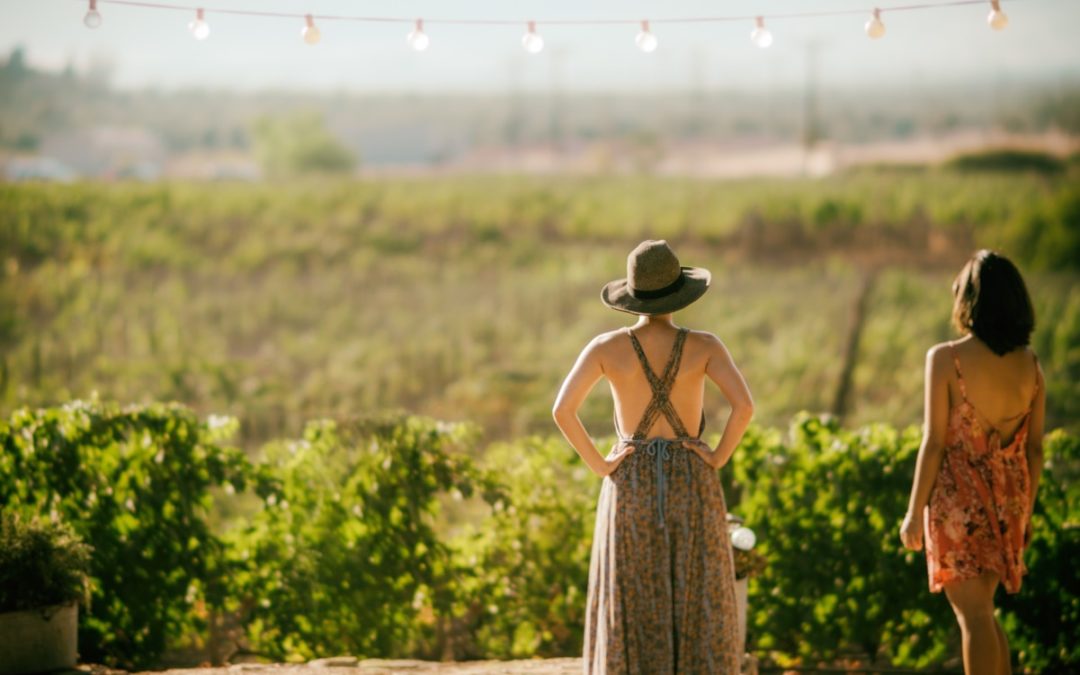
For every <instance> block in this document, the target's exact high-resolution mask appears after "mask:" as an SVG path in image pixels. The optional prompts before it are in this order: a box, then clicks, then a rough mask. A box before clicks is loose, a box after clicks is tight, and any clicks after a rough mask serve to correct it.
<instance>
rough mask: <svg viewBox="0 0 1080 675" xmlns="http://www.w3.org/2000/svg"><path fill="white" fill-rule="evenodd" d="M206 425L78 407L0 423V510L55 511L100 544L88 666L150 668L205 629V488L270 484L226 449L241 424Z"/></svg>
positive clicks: (152, 410)
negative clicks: (172, 642) (201, 609)
mask: <svg viewBox="0 0 1080 675" xmlns="http://www.w3.org/2000/svg"><path fill="white" fill-rule="evenodd" d="M219 422H220V420H215V421H214V422H212V423H204V422H200V421H199V420H198V419H197V418H196V417H195V414H194V413H193V412H192V411H191V410H189V409H187V408H185V407H183V406H179V405H164V404H153V405H148V406H131V407H127V408H120V407H119V406H117V405H115V404H106V403H99V402H97V401H91V402H84V401H75V402H73V403H70V404H68V405H65V406H63V407H59V408H47V409H39V410H31V409H28V408H22V409H19V410H16V411H15V412H14V413H12V415H11V417H10V419H8V420H7V421H6V422H0V448H2V452H0V508H3V509H4V510H8V509H12V510H20V511H29V510H34V511H38V512H41V513H50V514H52V513H55V514H57V516H58V517H59V518H61V519H62V520H64V521H66V522H68V523H70V524H71V526H72V527H73V528H74V530H75V531H76V532H77V533H78V534H79V535H80V536H81V537H82V539H83V540H85V541H86V542H88V543H90V544H91V545H92V546H93V547H94V555H93V558H92V560H91V564H90V575H91V578H92V586H93V595H92V602H91V611H90V612H89V613H87V615H86V616H85V617H84V618H83V619H82V620H81V621H80V626H79V645H80V650H81V653H82V656H83V658H85V659H87V660H91V661H96V662H106V663H116V664H125V665H127V666H129V667H130V666H139V665H149V664H152V663H153V661H154V659H155V658H156V657H157V656H158V655H159V654H161V653H162V652H163V651H164V649H165V647H166V645H167V641H168V639H169V638H170V637H172V638H176V637H179V636H182V635H185V634H188V633H191V632H197V631H200V630H202V629H203V628H204V627H205V620H204V618H205V616H200V615H199V614H198V613H197V612H196V607H197V605H198V604H199V603H201V602H203V601H204V600H205V601H209V602H218V601H219V598H218V596H219V594H220V582H221V579H220V577H219V572H220V566H221V562H222V553H223V550H222V544H221V542H220V541H219V540H218V538H217V537H215V536H213V535H212V534H211V532H210V530H209V527H208V525H207V520H206V518H207V512H208V510H209V509H210V507H211V499H210V495H209V489H210V488H211V487H212V486H223V485H228V486H230V487H231V488H232V489H234V490H244V489H245V488H246V487H247V486H248V485H250V484H252V483H253V482H254V483H257V489H258V491H259V492H260V494H269V493H270V492H271V490H272V487H273V484H272V481H270V480H269V479H267V478H266V477H265V476H259V475H257V474H256V473H255V472H254V471H253V469H252V467H251V466H250V464H249V463H248V462H247V460H246V459H245V457H244V455H243V453H241V452H240V451H239V450H235V449H231V448H225V447H222V446H221V445H220V443H221V442H222V441H224V440H225V439H226V438H227V437H228V435H229V434H231V433H232V432H233V431H234V429H235V422H229V423H227V424H220V423H219Z"/></svg>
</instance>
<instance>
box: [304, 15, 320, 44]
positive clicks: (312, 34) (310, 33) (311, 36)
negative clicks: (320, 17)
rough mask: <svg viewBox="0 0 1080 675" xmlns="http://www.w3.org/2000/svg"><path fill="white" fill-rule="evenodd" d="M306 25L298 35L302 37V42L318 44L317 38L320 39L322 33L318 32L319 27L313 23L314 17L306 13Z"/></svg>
mask: <svg viewBox="0 0 1080 675" xmlns="http://www.w3.org/2000/svg"><path fill="white" fill-rule="evenodd" d="M305 21H306V25H305V26H304V28H303V30H301V31H300V35H301V36H302V37H303V38H304V42H306V43H308V44H309V45H317V44H319V40H321V39H322V33H321V32H319V27H318V26H316V25H315V17H313V16H311V15H310V14H308V15H307V16H306V17H305Z"/></svg>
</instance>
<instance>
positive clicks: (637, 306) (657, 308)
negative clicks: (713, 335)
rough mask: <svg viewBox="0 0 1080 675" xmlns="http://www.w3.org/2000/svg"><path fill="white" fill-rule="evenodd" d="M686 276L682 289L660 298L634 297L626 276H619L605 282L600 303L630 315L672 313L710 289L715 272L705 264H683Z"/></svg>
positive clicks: (683, 271) (683, 272)
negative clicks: (685, 265) (696, 265)
mask: <svg viewBox="0 0 1080 675" xmlns="http://www.w3.org/2000/svg"><path fill="white" fill-rule="evenodd" d="M682 274H683V277H684V278H685V281H684V282H683V284H682V286H681V287H679V290H677V291H673V292H672V293H670V294H668V295H665V296H663V297H660V298H648V299H645V298H635V297H634V296H632V295H630V288H629V283H628V282H627V280H626V279H616V280H615V281H611V282H608V283H607V284H604V288H603V289H601V291H600V302H602V303H604V304H605V305H606V306H608V307H610V308H612V309H617V310H619V311H620V312H629V313H630V314H669V313H671V312H674V311H677V310H680V309H682V308H683V307H686V306H687V305H689V304H690V303H692V302H694V301H695V300H697V299H698V298H700V297H701V296H703V295H705V291H707V290H709V284H710V283H711V282H712V274H710V273H709V270H707V269H705V268H703V267H683V268H682Z"/></svg>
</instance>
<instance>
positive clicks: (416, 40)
mask: <svg viewBox="0 0 1080 675" xmlns="http://www.w3.org/2000/svg"><path fill="white" fill-rule="evenodd" d="M405 39H406V40H408V42H409V46H410V47H412V48H413V49H415V50H416V51H418V52H422V51H424V50H425V49H427V48H428V45H429V44H431V38H429V37H428V36H427V33H425V32H424V20H423V19H417V20H416V28H414V29H413V30H412V31H411V32H410V33H409V34H408V35H407V36H406V37H405Z"/></svg>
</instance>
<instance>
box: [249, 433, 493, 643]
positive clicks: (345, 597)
mask: <svg viewBox="0 0 1080 675" xmlns="http://www.w3.org/2000/svg"><path fill="white" fill-rule="evenodd" d="M475 437H476V432H475V430H474V429H472V428H471V427H469V426H466V425H452V424H443V423H440V422H436V421H434V420H430V419H426V418H419V417H406V416H396V415H392V416H387V417H382V418H378V419H372V420H365V421H359V422H352V423H349V424H336V423H334V422H330V421H316V422H312V423H310V424H309V425H308V426H307V428H306V430H305V432H304V435H303V438H302V439H301V440H297V441H285V442H277V443H271V444H269V445H268V446H267V447H266V448H265V458H264V460H263V461H264V465H265V466H267V467H269V468H270V470H272V471H273V472H274V473H275V475H277V476H278V477H279V478H280V479H281V483H282V490H281V493H280V495H277V494H273V495H269V496H268V497H267V499H266V500H265V504H264V507H263V508H262V509H261V510H260V511H259V512H258V513H257V514H256V515H255V516H254V518H252V520H251V522H250V525H249V526H247V527H245V528H244V529H243V530H242V531H238V532H234V533H233V534H232V535H231V536H230V544H231V547H232V556H233V564H234V566H235V569H236V570H237V571H236V572H235V573H234V574H233V576H232V582H233V587H232V596H233V598H234V600H235V605H234V609H238V610H240V611H241V612H243V613H244V618H245V622H246V625H247V627H248V637H249V640H250V644H251V647H252V649H254V650H255V651H257V652H259V653H260V654H263V655H265V656H270V657H272V658H276V659H284V660H290V661H292V660H302V659H309V658H313V657H316V656H322V655H326V654H332V653H349V654H358V655H365V656H405V655H416V654H420V655H427V656H433V655H437V654H438V652H439V651H440V650H441V649H442V644H443V643H444V642H445V640H446V635H447V632H448V631H447V626H448V625H449V622H450V614H451V612H452V610H453V607H454V605H455V600H456V597H457V596H456V592H455V588H456V584H457V583H458V579H457V577H456V572H460V571H461V570H458V569H456V567H455V565H454V563H453V560H452V552H451V549H450V548H449V547H448V546H447V544H446V543H445V540H444V539H443V537H442V536H441V535H440V532H439V529H438V528H437V527H436V519H437V517H438V515H439V512H440V510H441V505H442V503H443V502H444V501H447V500H450V501H452V495H461V496H462V497H463V498H469V497H473V496H474V495H478V496H480V497H482V498H483V499H484V500H486V501H488V502H491V503H496V502H498V501H499V500H500V499H502V498H503V493H502V489H501V485H500V484H498V483H497V482H496V481H494V480H491V479H490V478H488V477H486V476H485V474H483V472H481V471H479V470H478V469H477V468H476V467H475V466H474V464H473V462H472V461H471V460H470V459H469V457H468V456H467V452H466V449H467V448H468V446H469V444H470V443H473V442H475Z"/></svg>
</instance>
